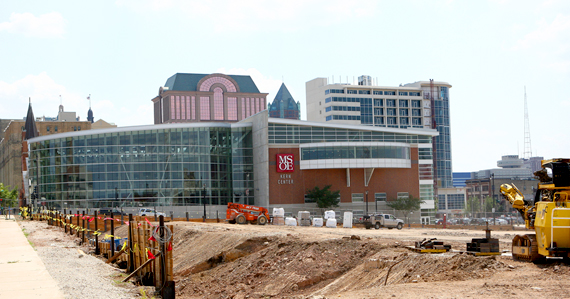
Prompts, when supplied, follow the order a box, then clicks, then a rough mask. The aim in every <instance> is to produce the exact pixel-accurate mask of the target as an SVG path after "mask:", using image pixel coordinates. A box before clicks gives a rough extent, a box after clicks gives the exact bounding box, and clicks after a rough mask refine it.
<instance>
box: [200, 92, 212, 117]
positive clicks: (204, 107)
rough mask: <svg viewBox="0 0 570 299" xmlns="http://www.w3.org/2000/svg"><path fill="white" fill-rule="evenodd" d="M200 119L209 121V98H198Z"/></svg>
mask: <svg viewBox="0 0 570 299" xmlns="http://www.w3.org/2000/svg"><path fill="white" fill-rule="evenodd" d="M200 119H201V120H210V98H209V97H200Z"/></svg>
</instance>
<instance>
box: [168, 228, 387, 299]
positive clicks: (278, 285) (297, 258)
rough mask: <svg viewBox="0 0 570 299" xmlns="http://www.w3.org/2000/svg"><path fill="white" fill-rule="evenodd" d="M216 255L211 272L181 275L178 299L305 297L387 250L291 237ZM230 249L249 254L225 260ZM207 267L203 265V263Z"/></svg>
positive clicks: (256, 242)
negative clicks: (217, 258) (214, 264)
mask: <svg viewBox="0 0 570 299" xmlns="http://www.w3.org/2000/svg"><path fill="white" fill-rule="evenodd" d="M236 244H237V245H236V246H235V247H234V248H233V249H231V250H226V251H225V253H218V254H217V256H219V257H220V261H221V262H220V263H218V264H217V265H216V266H215V267H211V268H209V269H206V270H202V271H200V272H197V273H194V274H191V273H188V274H187V275H186V277H182V276H180V280H179V281H177V283H176V284H177V296H180V297H181V298H184V297H188V298H192V297H201V298H243V297H244V296H245V295H248V296H249V298H263V297H275V298H281V297H287V296H291V295H299V294H310V293H313V292H314V291H316V290H319V289H321V288H322V287H324V286H326V285H327V284H329V283H330V282H332V281H334V280H335V279H336V278H338V277H340V276H342V275H343V274H344V273H346V272H348V271H350V270H351V269H353V268H355V267H356V266H357V265H359V264H361V263H362V261H363V259H367V258H369V257H370V256H371V255H372V254H374V253H376V252H378V251H379V250H383V249H384V248H386V246H384V245H380V244H378V243H374V242H368V241H362V240H355V239H350V238H345V239H333V240H326V241H320V242H306V241H302V240H299V239H297V238H295V237H292V236H289V237H284V238H268V239H266V240H263V242H261V240H259V239H248V240H245V242H240V243H236ZM233 250H239V251H241V252H244V251H246V252H250V253H249V254H247V255H244V256H241V257H238V258H237V259H235V260H229V259H227V258H225V257H224V254H225V256H226V257H227V253H228V252H232V251H233ZM203 262H204V263H208V261H203Z"/></svg>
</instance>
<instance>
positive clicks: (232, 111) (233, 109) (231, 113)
mask: <svg viewBox="0 0 570 299" xmlns="http://www.w3.org/2000/svg"><path fill="white" fill-rule="evenodd" d="M228 119H229V120H238V111H237V98H234V97H231V98H228Z"/></svg>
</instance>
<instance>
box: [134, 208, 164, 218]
mask: <svg viewBox="0 0 570 299" xmlns="http://www.w3.org/2000/svg"><path fill="white" fill-rule="evenodd" d="M154 212H155V210H153V209H148V208H141V209H140V210H139V216H154ZM161 215H162V216H163V217H166V214H164V213H162V212H156V217H158V216H161Z"/></svg>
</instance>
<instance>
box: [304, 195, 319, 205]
mask: <svg viewBox="0 0 570 299" xmlns="http://www.w3.org/2000/svg"><path fill="white" fill-rule="evenodd" d="M313 202H317V201H316V200H314V199H312V198H310V197H308V196H307V194H305V203H313Z"/></svg>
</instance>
